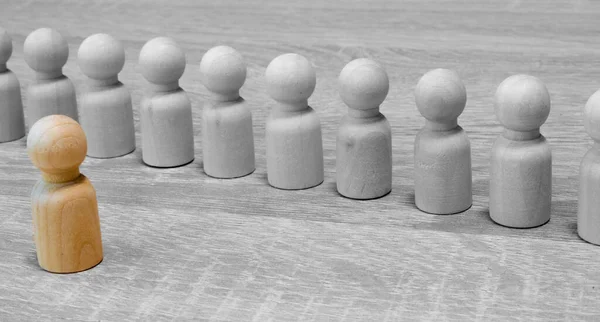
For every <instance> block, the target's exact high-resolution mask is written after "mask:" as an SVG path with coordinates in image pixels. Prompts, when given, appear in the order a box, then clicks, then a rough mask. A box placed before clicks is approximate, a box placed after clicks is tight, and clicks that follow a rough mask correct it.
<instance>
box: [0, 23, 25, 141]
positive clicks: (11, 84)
mask: <svg viewBox="0 0 600 322" xmlns="http://www.w3.org/2000/svg"><path fill="white" fill-rule="evenodd" d="M12 50H13V46H12V39H11V38H10V36H9V35H8V33H7V32H6V30H4V29H2V28H0V143H3V142H10V141H15V140H18V139H20V138H22V137H24V136H25V119H24V116H23V102H22V101H21V84H20V83H19V79H17V76H16V75H15V73H13V72H12V71H11V70H10V69H8V68H7V67H6V63H7V62H8V59H9V58H10V56H11V55H12Z"/></svg>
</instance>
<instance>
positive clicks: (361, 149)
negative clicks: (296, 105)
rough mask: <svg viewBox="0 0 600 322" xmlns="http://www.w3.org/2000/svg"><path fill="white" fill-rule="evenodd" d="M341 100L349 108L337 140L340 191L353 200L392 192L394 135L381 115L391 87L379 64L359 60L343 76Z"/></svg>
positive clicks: (346, 68) (353, 62)
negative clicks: (381, 108)
mask: <svg viewBox="0 0 600 322" xmlns="http://www.w3.org/2000/svg"><path fill="white" fill-rule="evenodd" d="M339 84H340V97H341V98H342V101H344V103H345V104H346V105H347V106H348V114H347V115H346V116H345V117H344V118H343V119H342V121H341V123H340V126H339V129H338V134H337V141H336V151H337V156H336V184H337V191H338V192H339V193H340V194H341V195H342V196H344V197H348V198H352V199H374V198H379V197H382V196H385V195H387V194H388V193H390V191H391V190H392V132H391V128H390V124H389V122H388V120H387V119H386V118H385V116H384V115H383V114H381V113H380V112H379V105H381V103H383V101H384V100H385V97H386V96H387V94H388V91H389V88H390V82H389V79H388V75H387V73H386V72H385V70H384V69H383V67H381V66H380V65H379V64H378V63H376V62H374V61H372V60H370V59H366V58H359V59H355V60H353V61H351V62H350V63H348V64H347V65H346V66H345V67H344V68H343V69H342V71H341V73H340V76H339Z"/></svg>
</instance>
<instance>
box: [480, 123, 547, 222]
mask: <svg viewBox="0 0 600 322" xmlns="http://www.w3.org/2000/svg"><path fill="white" fill-rule="evenodd" d="M537 133H538V134H539V132H537ZM533 134H535V133H533ZM505 136H506V133H505V134H503V135H502V136H500V137H499V138H498V139H497V140H496V142H495V144H494V146H493V147H492V155H491V164H490V199H489V207H490V209H489V211H490V217H491V218H492V220H493V221H495V222H496V223H498V224H500V225H503V226H507V227H514V228H532V227H537V226H540V225H543V224H545V223H546V222H548V221H549V220H550V210H551V199H552V153H551V150H550V146H549V144H548V143H547V142H546V139H545V138H544V136H542V135H541V134H539V136H538V135H535V136H536V137H537V138H534V139H528V138H521V139H518V140H516V137H511V138H506V137H505Z"/></svg>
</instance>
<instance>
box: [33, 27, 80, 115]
mask: <svg viewBox="0 0 600 322" xmlns="http://www.w3.org/2000/svg"><path fill="white" fill-rule="evenodd" d="M23 54H24V56H25V62H27V65H29V67H30V68H31V69H33V70H34V71H35V81H34V82H33V83H32V84H31V85H30V86H29V88H28V89H27V109H26V112H27V124H28V127H31V126H33V124H35V122H37V120H39V119H41V118H42V117H44V116H48V115H55V114H60V115H66V116H68V117H70V118H72V119H73V120H75V121H78V120H79V117H78V112H77V96H76V92H75V86H73V83H72V82H71V80H70V79H69V78H68V77H67V76H65V75H64V74H63V71H62V69H63V66H64V65H65V64H66V63H67V59H68V58H69V46H68V44H67V42H66V41H65V40H64V38H63V37H62V36H61V35H60V34H59V33H58V32H57V31H56V30H53V29H50V28H40V29H37V30H35V31H33V32H32V33H30V34H29V36H27V39H25V43H24V44H23Z"/></svg>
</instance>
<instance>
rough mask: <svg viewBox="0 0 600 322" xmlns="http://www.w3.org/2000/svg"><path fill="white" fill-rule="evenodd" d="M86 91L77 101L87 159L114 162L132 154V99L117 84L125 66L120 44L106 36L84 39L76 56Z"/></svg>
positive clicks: (133, 136)
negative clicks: (101, 159)
mask: <svg viewBox="0 0 600 322" xmlns="http://www.w3.org/2000/svg"><path fill="white" fill-rule="evenodd" d="M77 60H78V63H79V68H80V69H81V71H82V73H83V74H84V75H86V76H87V77H88V89H87V91H86V92H84V93H83V95H82V96H81V98H80V100H79V118H80V121H79V123H80V124H81V127H82V128H83V130H84V132H85V135H86V137H87V142H88V143H87V144H88V150H87V155H88V156H90V157H94V158H114V157H119V156H123V155H126V154H129V153H131V152H133V150H135V128H134V124H133V108H132V104H131V95H130V94H129V91H128V90H127V88H125V86H124V85H123V84H122V83H121V82H120V81H119V76H118V74H119V72H120V71H121V70H122V69H123V65H125V49H124V48H123V45H122V44H121V42H119V41H118V40H116V39H115V38H113V37H112V36H110V35H107V34H95V35H92V36H90V37H88V38H86V39H85V40H84V41H83V43H81V46H80V47H79V51H78V53H77Z"/></svg>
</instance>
